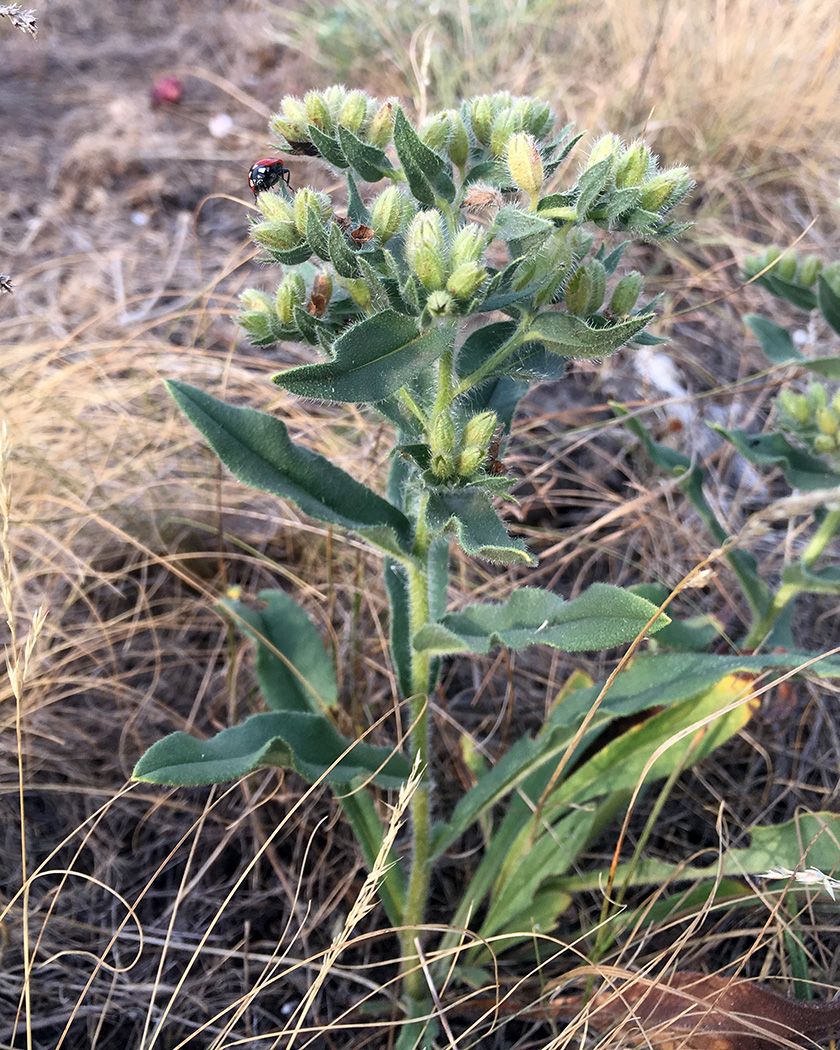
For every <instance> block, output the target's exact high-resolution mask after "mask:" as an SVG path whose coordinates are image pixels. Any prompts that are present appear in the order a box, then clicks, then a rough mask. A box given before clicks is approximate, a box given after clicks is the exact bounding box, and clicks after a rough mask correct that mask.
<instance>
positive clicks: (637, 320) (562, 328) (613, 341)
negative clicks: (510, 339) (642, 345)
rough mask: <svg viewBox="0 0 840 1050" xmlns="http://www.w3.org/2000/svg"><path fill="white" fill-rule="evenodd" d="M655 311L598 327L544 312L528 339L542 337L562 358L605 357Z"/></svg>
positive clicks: (639, 328) (568, 315) (650, 317)
mask: <svg viewBox="0 0 840 1050" xmlns="http://www.w3.org/2000/svg"><path fill="white" fill-rule="evenodd" d="M654 317H655V314H652V313H651V314H639V315H638V316H636V317H630V318H628V319H627V320H626V321H615V322H612V323H608V324H605V325H600V326H598V327H596V326H595V325H593V324H590V323H587V322H586V321H584V319H583V318H582V317H575V316H574V315H573V314H567V313H558V312H551V313H544V314H540V315H539V317H537V318H536V320H535V321H534V324H533V326H532V327H531V328H530V330H529V331H528V332H527V333H526V335H525V338H526V339H539V340H540V342H542V343H543V344H544V345H545V347H546V349H547V350H551V352H552V353H555V354H561V355H562V356H563V357H582V358H593V357H606V356H607V355H608V354H612V353H614V352H615V351H616V350H618V348H619V347H620V346H623V345H624V344H625V343H626V342H627V341H628V339H632V338H633V336H634V335H636V334H638V333H639V332H641V331H642V329H643V328H644V327H645V325H648V324H650V322H651V321H652V320H653V319H654Z"/></svg>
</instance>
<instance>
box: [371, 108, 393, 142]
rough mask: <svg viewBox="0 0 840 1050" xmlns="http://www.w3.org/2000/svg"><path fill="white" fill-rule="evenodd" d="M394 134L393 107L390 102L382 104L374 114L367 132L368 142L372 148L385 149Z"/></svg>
mask: <svg viewBox="0 0 840 1050" xmlns="http://www.w3.org/2000/svg"><path fill="white" fill-rule="evenodd" d="M393 133H394V106H393V103H391V102H383V103H382V105H381V106H380V107H379V109H378V110H377V111H376V113H375V114H374V117H373V120H372V121H371V122H370V130H369V131H368V142H370V144H371V145H372V146H378V147H379V148H380V149H385V147H386V146H387V145H388V143H389V142H390V141H391V136H392V135H393Z"/></svg>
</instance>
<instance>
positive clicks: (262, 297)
mask: <svg viewBox="0 0 840 1050" xmlns="http://www.w3.org/2000/svg"><path fill="white" fill-rule="evenodd" d="M239 301H240V303H242V309H243V310H250V311H251V312H252V313H257V314H271V313H273V312H274V301H273V300H272V298H271V296H270V295H267V294H266V293H265V292H261V291H260V290H259V289H257V288H246V289H245V291H244V292H243V293H242V294H241V295H240V296H239Z"/></svg>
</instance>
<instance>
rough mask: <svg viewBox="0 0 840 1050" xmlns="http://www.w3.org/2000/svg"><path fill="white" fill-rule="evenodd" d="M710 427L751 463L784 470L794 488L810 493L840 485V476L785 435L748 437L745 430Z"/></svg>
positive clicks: (712, 425)
mask: <svg viewBox="0 0 840 1050" xmlns="http://www.w3.org/2000/svg"><path fill="white" fill-rule="evenodd" d="M710 426H711V427H712V429H713V430H716V431H717V432H718V433H719V434H722V435H723V436H724V437H725V438H726V440H727V441H729V442H731V443H732V444H733V445H734V446H735V448H737V449H738V451H739V452H740V453H741V455H742V456H744V457H745V459H748V460H749V461H750V463H755V464H757V465H758V466H765V467H766V466H774V467H776V466H777V467H781V468H782V472H783V473H784V475H785V479H786V480H787V483H788V484H789V485H790V486H791V488H795V489H804V490H805V491H808V492H810V491H811V490H813V489H824V488H833V487H835V486H836V485H840V474H837V473H836V472H835V471H832V470H829V468H828V466H827V465H826V464H825V462H824V461H823V460H822V459H820V458H819V456H814V455H812V453H810V452H806V451H805V450H804V449H801V448H797V447H796V446H795V445H792V444H791V443H790V442H789V441H788V440H787V438H786V437H785V436H784V435H783V434H748V433H747V432H746V431H744V430H727V429H726V428H725V427H721V426H718V425H716V424H710Z"/></svg>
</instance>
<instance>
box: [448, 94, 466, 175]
mask: <svg viewBox="0 0 840 1050" xmlns="http://www.w3.org/2000/svg"><path fill="white" fill-rule="evenodd" d="M448 113H449V114H450V125H449V142H448V143H447V146H446V152H447V153H448V154H449V159H450V160H451V161H452V163H453V164H454V165H455V167H456V168H461V169H463V168H464V166H465V165H466V163H467V158H468V157H469V155H470V136H469V133H468V132H467V126H466V124H465V123H464V122H463V120H462V119H461V114H460V113H459V112H458V111H457V110H454V109H450V110H448Z"/></svg>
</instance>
